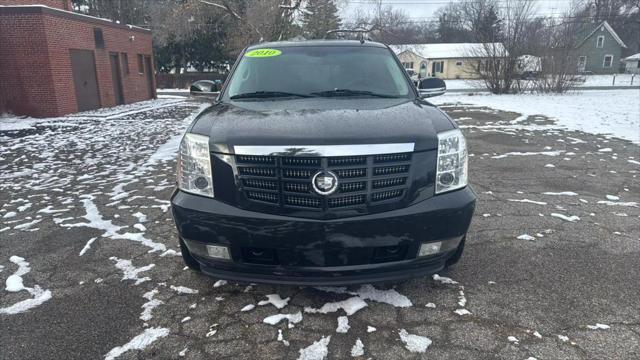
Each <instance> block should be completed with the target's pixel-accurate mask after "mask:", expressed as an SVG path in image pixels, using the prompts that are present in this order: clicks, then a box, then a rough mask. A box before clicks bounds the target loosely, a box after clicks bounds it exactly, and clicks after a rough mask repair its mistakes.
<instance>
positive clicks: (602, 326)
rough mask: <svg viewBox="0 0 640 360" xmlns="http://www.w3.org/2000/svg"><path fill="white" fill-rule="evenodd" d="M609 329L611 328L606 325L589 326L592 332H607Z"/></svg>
mask: <svg viewBox="0 0 640 360" xmlns="http://www.w3.org/2000/svg"><path fill="white" fill-rule="evenodd" d="M609 328H611V326H609V325H606V324H595V325H587V329H591V330H607V329H609Z"/></svg>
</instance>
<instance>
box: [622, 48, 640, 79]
mask: <svg viewBox="0 0 640 360" xmlns="http://www.w3.org/2000/svg"><path fill="white" fill-rule="evenodd" d="M622 62H623V63H624V72H626V73H628V74H640V53H637V54H633V55H631V56H627V57H626V58H624V59H622Z"/></svg>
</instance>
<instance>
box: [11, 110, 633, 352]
mask: <svg viewBox="0 0 640 360" xmlns="http://www.w3.org/2000/svg"><path fill="white" fill-rule="evenodd" d="M199 106H200V104H198V103H193V102H188V101H180V100H176V99H172V100H171V101H169V100H164V101H160V100H159V101H157V102H155V103H154V102H151V103H148V104H145V105H143V106H139V107H136V106H129V107H127V108H123V109H121V110H120V111H118V110H117V109H116V110H113V111H102V112H95V113H88V114H81V115H79V116H73V117H67V118H62V119H56V121H55V122H54V121H49V122H47V121H39V122H35V123H34V124H33V125H32V126H31V127H29V128H27V129H22V130H16V131H11V132H0V150H1V151H0V179H1V180H2V181H1V182H0V204H2V205H0V221H1V225H0V238H1V240H0V284H2V283H5V282H6V285H7V289H0V329H2V331H1V332H0V349H1V350H0V358H2V359H43V358H58V359H75V358H78V359H87V358H91V359H93V358H103V357H105V356H106V357H110V356H114V357H115V356H117V355H119V357H118V358H119V359H134V358H161V359H166V358H180V357H182V356H183V357H184V358H186V359H200V358H233V359H257V358H272V359H277V358H287V359H289V358H291V359H295V358H298V357H299V356H301V355H305V354H307V355H309V354H310V355H318V356H319V355H323V353H324V351H325V349H326V352H327V353H328V355H327V357H328V358H331V359H335V358H349V357H351V355H352V351H353V353H354V354H358V353H360V352H359V351H358V350H360V347H359V346H356V345H359V344H360V343H361V345H362V347H361V348H362V352H361V353H362V355H360V356H359V357H360V358H373V359H405V358H406V359H413V358H429V359H463V358H464V359H480V358H492V359H493V358H498V359H522V360H524V359H528V358H532V357H533V358H536V359H596V358H597V359H605V358H610V359H637V358H640V312H638V308H639V307H638V298H639V297H640V287H639V286H638V283H639V282H640V263H639V262H638V258H639V254H640V227H639V226H638V217H640V208H639V207H638V206H639V205H638V203H640V182H639V181H638V174H639V173H640V172H639V171H640V163H639V161H640V147H638V146H637V145H633V144H631V143H630V142H626V141H622V140H617V139H607V138H604V137H602V136H595V135H590V134H586V133H581V132H567V131H561V130H557V129H551V128H546V127H545V125H549V124H550V123H551V121H550V120H549V119H546V118H544V117H539V116H536V117H529V118H528V119H519V121H518V122H511V121H512V120H514V119H517V118H518V116H519V114H516V113H507V112H500V111H495V110H492V109H488V108H483V107H478V106H461V105H456V106H444V107H443V109H444V110H445V111H447V112H448V113H449V114H450V115H451V116H452V117H453V118H454V119H456V120H457V121H458V122H459V124H460V125H461V126H462V127H463V129H464V131H465V133H466V135H467V139H468V145H469V153H470V156H471V157H470V174H471V183H472V184H473V187H474V189H475V190H476V192H477V193H478V204H477V209H476V215H475V218H474V220H473V223H472V227H471V230H470V233H469V236H468V239H467V247H466V250H465V254H464V256H463V258H462V260H461V261H460V263H459V264H458V265H456V266H455V267H453V268H451V269H448V270H447V271H446V272H445V273H442V274H440V275H441V276H442V277H437V278H436V279H435V280H434V279H432V278H419V279H413V280H410V281H406V282H402V283H398V284H384V285H375V287H371V286H364V287H353V288H346V289H345V288H300V287H289V286H268V285H249V284H234V283H224V282H217V281H216V280H217V279H212V278H209V277H206V276H203V275H200V274H198V273H194V272H192V271H190V270H186V269H184V265H183V264H182V259H181V258H180V256H179V253H178V251H179V249H178V246H177V242H176V232H175V228H174V225H173V222H172V220H171V217H170V211H169V209H168V206H169V204H168V198H169V196H170V194H171V192H172V190H173V181H174V167H175V162H174V161H173V160H167V159H172V156H171V151H170V150H171V149H172V147H171V146H166V145H165V146H163V144H165V143H167V142H168V143H169V144H170V145H171V144H173V145H175V143H176V139H177V137H176V135H178V134H180V132H181V131H182V130H183V129H184V128H185V127H186V124H187V123H188V122H189V118H188V117H189V115H190V114H193V113H194V112H195V111H197V110H198V108H199ZM185 118H187V119H186V120H183V119H185ZM158 149H160V151H158ZM565 192H571V193H565ZM545 193H546V194H545ZM550 193H564V194H562V195H559V194H550ZM552 214H559V215H552ZM145 218H146V219H145ZM578 218H579V219H578ZM569 220H572V221H569ZM524 235H527V236H524ZM91 239H94V240H91ZM17 257H21V258H23V259H24V260H23V261H21V260H20V258H17ZM24 262H28V263H29V264H28V269H27V267H26V265H25V264H24ZM20 264H22V265H20ZM16 272H18V273H17V274H16ZM14 274H15V275H19V276H13V275H14ZM443 277H444V278H443ZM20 279H21V280H22V282H20V281H16V280H20ZM9 290H18V291H9ZM274 294H276V295H278V296H274ZM267 295H272V296H271V297H270V299H271V301H265V300H268V297H267ZM28 299H32V300H28ZM281 299H282V300H281ZM343 300H347V301H346V302H343ZM261 301H265V303H263V304H262V305H260V302H261ZM328 303H333V305H335V306H336V307H339V306H342V308H341V309H338V310H337V311H335V312H328V313H326V314H323V313H314V311H313V310H314V309H320V308H322V306H323V305H325V304H328ZM247 305H254V306H255V307H254V308H251V306H249V307H247V308H251V309H250V310H248V311H241V309H243V308H245V306H247ZM365 305H366V306H365ZM279 307H280V308H279ZM360 307H362V308H361V309H359V308H360ZM21 309H22V310H25V309H28V310H26V311H24V312H18V311H19V310H21ZM325 309H326V308H325ZM357 309H359V310H358V311H355V310H357ZM16 312H17V313H16ZM279 313H281V314H293V315H295V316H293V317H292V318H291V319H290V320H289V321H287V320H283V321H282V322H280V323H278V324H276V325H270V324H267V323H265V322H264V320H265V318H267V317H269V316H271V315H274V314H279ZM298 313H299V314H300V315H301V320H300V318H299V317H298V318H296V317H297V314H298ZM347 315H348V316H347ZM345 319H346V320H347V321H348V326H349V328H348V330H347V332H346V333H342V332H337V331H336V330H337V328H338V324H339V322H341V323H342V325H343V326H341V328H343V329H344V328H346V327H344V322H345ZM297 320H300V321H297ZM370 327H375V331H372V330H373V329H372V328H370ZM279 334H281V337H280V340H279ZM427 339H428V340H427ZM427 344H428V348H427V349H426V351H424V352H419V351H422V350H424V347H425V346H426V345H427ZM138 349H142V350H138ZM411 350H413V351H411ZM310 358H313V357H310Z"/></svg>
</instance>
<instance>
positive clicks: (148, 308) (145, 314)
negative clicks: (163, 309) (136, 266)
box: [140, 289, 164, 321]
mask: <svg viewBox="0 0 640 360" xmlns="http://www.w3.org/2000/svg"><path fill="white" fill-rule="evenodd" d="M157 293H158V289H153V290H151V291H147V292H146V293H144V295H142V297H143V298H145V299H147V300H149V301H147V302H146V303H144V304H142V309H144V310H142V313H141V314H140V320H142V321H149V320H151V319H152V318H153V315H152V314H151V312H152V311H153V309H155V308H157V307H158V306H160V305H162V304H164V301H162V300H158V299H154V297H155V296H156V294H157Z"/></svg>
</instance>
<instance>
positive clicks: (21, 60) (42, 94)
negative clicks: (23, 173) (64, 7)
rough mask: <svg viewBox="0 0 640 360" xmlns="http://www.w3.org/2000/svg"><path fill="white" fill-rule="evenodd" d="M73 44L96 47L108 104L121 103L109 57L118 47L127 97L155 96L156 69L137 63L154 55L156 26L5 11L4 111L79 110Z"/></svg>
mask: <svg viewBox="0 0 640 360" xmlns="http://www.w3.org/2000/svg"><path fill="white" fill-rule="evenodd" d="M94 28H101V29H102V32H103V37H104V43H105V46H104V49H96V46H95V39H94V32H93V29H94ZM35 29H37V30H35ZM69 49H85V50H93V51H94V56H95V60H96V73H97V80H98V90H99V93H100V103H101V105H102V106H103V107H107V106H114V105H115V104H116V99H115V94H114V87H113V86H114V85H113V82H112V76H111V63H110V59H109V54H110V53H112V52H117V53H118V54H119V58H120V60H121V61H120V62H121V73H122V87H123V93H124V99H125V103H131V102H136V101H140V100H146V99H150V98H152V97H154V95H155V94H153V93H152V94H149V91H148V89H147V77H146V76H147V74H146V72H147V71H151V72H152V74H153V73H154V69H146V66H145V69H144V70H145V73H144V74H139V73H138V64H137V55H138V54H143V55H146V56H152V55H153V49H152V44H151V33H150V32H148V31H140V30H138V29H136V28H133V29H131V28H129V27H126V26H120V25H116V24H111V23H107V22H103V21H100V20H96V19H95V18H90V17H85V16H81V15H73V14H69V13H66V12H60V11H52V10H49V11H45V12H43V13H37V14H23V13H18V14H15V13H14V14H6V13H3V12H2V11H0V112H1V111H3V104H2V103H3V101H2V99H3V98H5V101H4V103H5V104H4V108H5V109H4V111H7V110H10V111H12V112H14V113H16V114H28V115H32V116H39V117H41V116H59V115H62V114H67V113H72V112H76V111H77V109H78V107H77V104H76V97H75V87H74V83H73V72H72V68H71V58H70V53H69ZM122 53H127V54H128V59H129V74H127V73H126V70H125V67H124V66H122V55H121V54H122ZM5 63H6V64H8V67H6V68H5V66H4V64H5ZM152 66H153V64H152ZM3 68H5V69H3ZM152 78H155V77H152ZM154 81H155V80H154ZM153 88H154V89H155V83H154V86H153ZM14 89H15V90H14ZM152 92H153V91H152ZM3 94H6V95H3Z"/></svg>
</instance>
